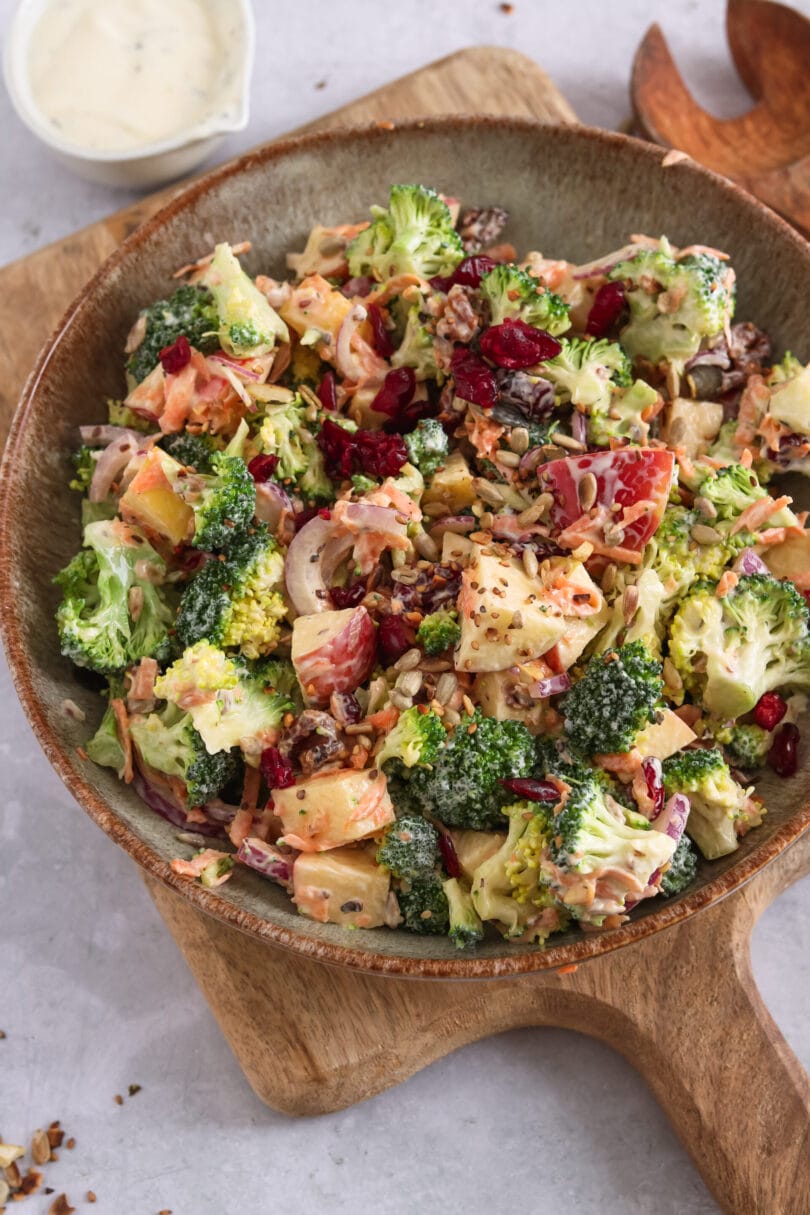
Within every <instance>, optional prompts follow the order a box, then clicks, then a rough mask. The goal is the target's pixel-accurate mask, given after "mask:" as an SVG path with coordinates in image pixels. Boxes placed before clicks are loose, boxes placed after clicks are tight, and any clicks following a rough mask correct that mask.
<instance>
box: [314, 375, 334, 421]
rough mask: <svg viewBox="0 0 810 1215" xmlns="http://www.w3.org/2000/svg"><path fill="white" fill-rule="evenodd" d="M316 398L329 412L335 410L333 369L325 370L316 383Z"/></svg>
mask: <svg viewBox="0 0 810 1215" xmlns="http://www.w3.org/2000/svg"><path fill="white" fill-rule="evenodd" d="M318 400H319V401H320V403H321V405H323V407H324V409H328V410H329V412H330V413H336V412H337V389H336V387H335V373H334V371H327V373H326V375H325V376H324V377H323V379H322V380H321V382H320V384H319V385H318Z"/></svg>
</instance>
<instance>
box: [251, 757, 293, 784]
mask: <svg viewBox="0 0 810 1215" xmlns="http://www.w3.org/2000/svg"><path fill="white" fill-rule="evenodd" d="M260 767H261V770H262V776H263V777H264V779H265V780H266V781H267V784H268V787H269V788H270V789H289V787H290V785H294V784H295V777H294V776H293V769H292V764H291V763H290V761H289V760H288V759H285V758H284V756H283V755H282V754H281V752H280V751H279V749H278V747H265V749H264V750H263V751H262V758H261V760H260Z"/></svg>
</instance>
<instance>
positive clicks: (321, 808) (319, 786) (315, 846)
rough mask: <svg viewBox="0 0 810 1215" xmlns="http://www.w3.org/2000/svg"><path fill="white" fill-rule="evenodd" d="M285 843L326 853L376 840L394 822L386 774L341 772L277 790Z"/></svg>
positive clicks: (372, 770)
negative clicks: (371, 836)
mask: <svg viewBox="0 0 810 1215" xmlns="http://www.w3.org/2000/svg"><path fill="white" fill-rule="evenodd" d="M273 808H274V810H275V812H276V814H277V815H278V817H279V818H280V819H281V826H282V828H283V832H284V834H283V837H282V838H283V840H284V843H285V844H287V845H289V847H290V848H297V849H298V850H299V851H300V852H325V851H326V850H327V849H329V848H338V847H339V846H340V845H341V844H350V843H353V842H354V841H356V840H362V839H367V838H368V837H369V836H370V835H377V834H378V833H379V832H380V831H381V830H382V828H383V827H387V826H388V824H389V823H392V822H393V821H394V818H395V815H394V807H393V805H392V804H391V798H390V797H389V796H388V782H387V781H386V779H385V774H384V773H383V772H380V771H379V770H378V769H377V768H370V769H369V768H366V769H357V768H342V769H340V770H339V771H338V772H324V773H322V774H320V775H317V776H311V777H309V778H308V779H307V780H302V781H298V782H297V784H295V785H291V786H290V787H289V788H288V789H274V790H273Z"/></svg>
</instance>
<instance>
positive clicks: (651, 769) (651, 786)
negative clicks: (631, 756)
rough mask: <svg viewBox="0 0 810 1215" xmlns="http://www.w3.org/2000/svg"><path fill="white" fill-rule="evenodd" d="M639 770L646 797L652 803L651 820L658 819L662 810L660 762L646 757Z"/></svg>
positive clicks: (652, 757)
mask: <svg viewBox="0 0 810 1215" xmlns="http://www.w3.org/2000/svg"><path fill="white" fill-rule="evenodd" d="M641 769H642V771H643V773H644V780H645V781H646V783H647V796H648V797H649V799H650V801H651V802H652V816H651V817H652V818H653V819H655V818H658V815H659V814H660V813H661V811H662V810H663V809H664V781H663V771H662V768H661V760H660V759H656V758H655V756H652V755H648V756H647V758H646V759H644V760H642V763H641Z"/></svg>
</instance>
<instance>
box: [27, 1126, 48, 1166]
mask: <svg viewBox="0 0 810 1215" xmlns="http://www.w3.org/2000/svg"><path fill="white" fill-rule="evenodd" d="M31 1157H32V1159H33V1161H34V1164H45V1163H46V1162H47V1161H48V1160H50V1158H51V1145H50V1143H49V1142H48V1136H47V1135H46V1134H45V1132H44V1131H43V1130H39V1131H34V1134H33V1138H32V1139H31Z"/></svg>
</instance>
